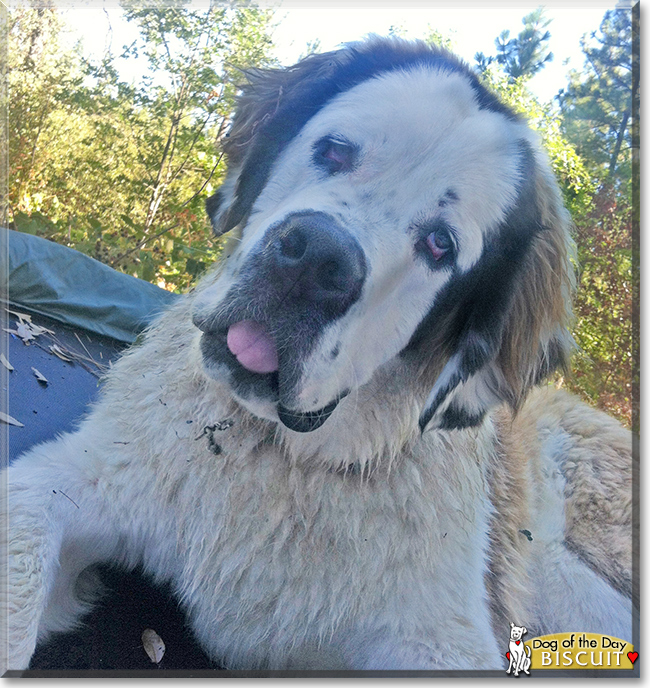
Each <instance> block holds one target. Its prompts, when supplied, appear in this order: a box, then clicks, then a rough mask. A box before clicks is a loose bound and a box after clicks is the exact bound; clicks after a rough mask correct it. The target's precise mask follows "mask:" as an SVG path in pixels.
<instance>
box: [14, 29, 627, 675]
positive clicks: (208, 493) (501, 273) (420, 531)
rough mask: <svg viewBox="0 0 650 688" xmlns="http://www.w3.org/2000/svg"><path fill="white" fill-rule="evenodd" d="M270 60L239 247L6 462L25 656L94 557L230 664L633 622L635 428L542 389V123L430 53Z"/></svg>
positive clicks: (414, 653)
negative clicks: (130, 578)
mask: <svg viewBox="0 0 650 688" xmlns="http://www.w3.org/2000/svg"><path fill="white" fill-rule="evenodd" d="M248 78H249V82H248V85H247V86H245V87H244V88H243V91H242V94H241V97H240V99H239V105H238V109H237V112H236V115H235V116H234V118H233V121H232V124H231V127H230V131H229V135H228V137H227V138H226V140H225V142H224V151H225V154H226V156H227V161H228V175H227V178H226V180H225V182H224V183H223V185H222V186H221V187H220V189H219V190H218V191H217V192H216V193H215V194H214V195H213V196H211V197H210V198H209V199H208V201H207V204H206V206H207V211H208V214H209V217H210V221H211V224H212V226H213V228H214V231H215V233H216V234H217V235H221V234H225V233H230V235H229V236H230V239H229V241H228V243H227V247H226V249H224V259H223V260H221V261H219V263H218V264H217V265H216V266H214V267H213V268H212V269H211V270H210V272H209V274H207V276H205V277H204V278H203V279H202V280H201V281H200V282H199V283H198V284H197V286H196V287H195V288H194V289H193V290H192V291H191V292H190V293H189V294H187V295H186V296H185V297H184V298H182V299H180V301H179V302H178V303H177V304H175V305H174V306H172V307H171V308H170V309H169V310H168V311H167V312H166V313H165V314H163V315H162V316H161V317H160V318H159V320H158V321H157V322H156V323H155V324H154V325H153V326H152V327H151V329H150V330H149V331H148V332H147V334H146V336H145V338H144V341H143V342H142V343H140V344H139V345H137V346H135V347H133V348H132V349H131V350H130V351H129V352H128V353H126V354H125V355H124V356H123V357H122V358H121V359H120V360H119V361H118V362H117V364H116V365H114V366H113V367H112V370H111V371H110V373H109V375H108V376H107V379H106V381H105V383H104V385H103V390H102V394H101V398H100V400H99V401H98V402H97V403H96V404H95V405H94V407H93V408H92V410H91V411H90V413H89V414H88V415H87V417H85V418H84V419H83V420H81V422H80V424H79V427H78V429H77V430H76V432H74V433H71V434H65V435H63V436H61V437H59V438H58V439H56V440H54V441H52V442H47V443H45V444H42V445H40V446H37V447H35V448H33V449H32V450H30V451H29V452H28V453H27V454H25V455H23V456H22V457H20V458H19V459H18V460H17V461H15V462H14V464H13V465H12V466H11V467H10V468H9V470H8V474H7V475H6V476H5V478H6V480H7V483H8V491H7V499H8V507H7V508H8V513H9V522H8V527H7V528H5V529H4V530H3V532H4V533H6V535H7V537H8V543H7V547H8V557H9V568H8V593H7V596H6V600H7V604H8V610H7V612H8V643H7V647H8V657H7V665H8V666H9V668H11V669H23V668H26V667H28V665H29V661H30V657H31V655H32V653H33V652H34V648H35V646H36V644H37V643H38V642H40V641H42V640H43V639H44V638H46V637H47V636H48V635H49V634H51V633H53V632H57V631H61V630H65V629H69V628H71V627H72V626H74V625H75V623H77V622H78V620H79V618H80V616H81V615H82V614H83V613H84V612H85V611H87V610H88V609H89V607H90V605H91V604H92V599H91V597H92V596H91V595H90V593H89V586H90V581H91V576H92V570H93V566H95V565H96V564H97V563H98V562H116V563H118V564H121V565H123V566H126V567H132V566H136V565H143V566H144V568H145V570H146V571H148V572H150V573H151V574H152V575H153V576H154V577H155V579H156V580H158V581H168V582H170V583H171V585H172V587H173V590H174V592H175V594H176V595H177V597H178V599H179V601H180V602H181V604H182V605H183V607H184V609H185V610H186V613H187V617H188V620H189V622H190V623H191V626H192V628H193V630H194V633H195V634H196V637H197V639H198V641H199V642H200V643H201V644H202V646H203V647H204V648H205V650H206V652H208V653H209V655H210V656H211V657H213V658H214V659H215V660H217V661H218V662H219V663H221V665H223V666H225V667H227V668H228V669H248V670H250V669H281V670H285V669H296V668H297V669H303V670H309V669H321V670H323V669H326V670H335V669H355V670H366V669H369V670H427V671H431V670H438V669H444V670H454V669H501V670H502V669H503V668H504V658H503V655H502V653H500V652H499V648H498V642H497V640H496V639H497V638H498V637H499V634H500V633H502V629H503V628H507V624H508V620H509V619H511V618H517V619H520V620H522V621H523V622H525V624H526V627H527V628H529V629H534V631H535V633H550V632H561V631H565V630H584V631H589V632H602V633H607V634H609V635H610V636H615V637H620V638H625V639H629V638H630V637H631V624H632V613H633V612H632V601H631V589H632V582H631V581H632V579H631V570H632V564H631V543H632V535H631V525H630V524H631V495H632V488H631V459H630V452H631V439H630V434H629V432H628V431H626V430H625V429H624V428H622V427H621V426H620V425H619V424H618V423H616V422H615V421H613V420H612V419H610V418H609V417H607V416H606V415H604V414H603V413H601V412H599V411H596V410H592V409H590V408H589V407H587V406H586V405H584V404H582V403H581V402H579V401H578V400H577V399H575V398H573V397H571V396H569V395H567V394H565V393H563V392H554V391H553V389H552V388H550V387H549V386H543V385H542V383H543V381H544V380H545V379H546V378H548V376H549V375H550V374H551V373H552V372H553V371H554V370H556V369H558V368H562V367H563V366H566V365H567V361H568V358H569V355H570V351H571V347H572V340H571V337H570V335H569V330H568V326H569V324H570V322H571V310H570V300H571V294H572V290H573V279H574V278H573V273H572V267H571V250H572V249H571V239H570V219H569V216H568V214H567V212H566V210H565V208H564V206H563V203H562V199H561V194H560V191H559V188H558V185H557V183H556V181H555V179H554V177H553V174H552V171H551V168H550V165H549V162H548V160H547V158H546V156H545V154H544V152H543V150H542V148H541V146H540V144H539V141H538V138H537V136H536V135H535V134H534V133H533V132H532V131H531V130H530V129H529V127H528V126H527V125H526V123H525V122H524V121H523V120H522V118H521V117H519V116H518V115H516V114H515V113H513V112H512V111H511V110H510V109H509V108H508V107H506V106H505V105H503V104H502V103H501V102H500V101H499V100H498V99H497V98H496V97H495V96H494V95H493V94H492V93H491V92H489V91H488V90H487V89H486V88H485V87H484V86H483V85H482V84H481V83H480V81H479V79H478V78H477V77H476V76H475V75H474V73H473V72H472V71H471V70H470V68H468V67H467V66H466V65H465V64H464V63H462V62H461V61H459V60H458V59H457V58H455V57H454V56H453V55H451V54H450V53H448V52H446V51H445V50H442V49H439V48H432V47H429V46H428V45H426V44H424V43H418V42H415V43H412V42H406V41H402V40H398V39H381V38H373V39H369V40H367V41H364V42H360V43H358V44H351V45H347V46H345V47H343V48H341V49H339V50H337V51H333V52H330V53H325V54H318V55H312V56H309V57H307V58H306V59H304V60H303V61H301V62H299V63H298V64H296V65H295V66H293V67H290V68H287V69H271V70H253V71H251V72H250V74H249V76H248ZM64 495H65V496H67V497H68V498H65V497H64ZM80 589H83V591H85V592H84V595H79V594H78V593H79V590H80Z"/></svg>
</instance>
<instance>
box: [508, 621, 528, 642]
mask: <svg viewBox="0 0 650 688" xmlns="http://www.w3.org/2000/svg"><path fill="white" fill-rule="evenodd" d="M526 633H528V629H527V628H526V627H525V626H515V625H514V624H513V623H512V621H511V622H510V640H521V639H522V638H523V637H524V635H526Z"/></svg>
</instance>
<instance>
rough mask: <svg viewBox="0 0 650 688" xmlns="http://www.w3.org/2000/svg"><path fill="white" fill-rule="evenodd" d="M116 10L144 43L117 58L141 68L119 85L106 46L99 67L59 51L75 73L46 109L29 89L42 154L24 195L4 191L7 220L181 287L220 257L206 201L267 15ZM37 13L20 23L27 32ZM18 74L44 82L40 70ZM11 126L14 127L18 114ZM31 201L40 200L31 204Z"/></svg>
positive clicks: (264, 42) (262, 54)
mask: <svg viewBox="0 0 650 688" xmlns="http://www.w3.org/2000/svg"><path fill="white" fill-rule="evenodd" d="M124 7H125V10H124V11H125V15H126V17H127V19H128V20H129V21H133V22H135V23H137V25H138V27H139V29H140V38H139V40H138V41H136V42H135V43H134V44H133V45H132V46H128V47H125V49H124V52H123V56H124V57H126V58H127V59H129V58H133V59H134V58H135V56H136V55H140V56H142V57H143V58H144V61H146V65H147V70H146V73H145V74H144V75H143V77H142V79H141V80H140V81H139V82H136V83H133V84H127V83H125V82H123V81H122V80H121V79H120V76H119V74H118V72H117V71H116V69H115V66H114V64H115V56H114V55H113V54H111V53H107V54H106V55H104V57H103V59H102V60H101V62H100V63H99V64H96V65H92V64H87V63H85V62H84V61H83V59H82V57H81V55H80V54H79V53H78V52H75V53H74V54H65V55H64V54H62V55H63V57H65V59H67V60H69V61H70V62H71V65H72V66H71V67H70V69H71V70H72V71H71V73H74V74H78V75H79V76H78V77H77V82H75V88H74V89H73V88H70V87H68V83H67V82H66V81H64V82H63V84H56V88H53V89H52V91H53V92H54V93H58V94H60V98H59V100H56V101H55V102H54V103H53V104H52V106H51V107H49V109H48V108H46V107H45V106H46V105H48V103H49V102H50V100H51V98H50V100H48V99H47V97H46V96H47V93H46V91H47V89H41V91H39V92H38V93H37V95H36V96H35V101H36V105H37V106H38V108H40V111H41V112H43V113H44V114H43V126H42V128H41V130H40V131H41V133H40V134H39V137H38V150H39V151H42V152H43V155H42V156H41V157H40V158H38V157H37V159H36V162H37V163H38V165H36V167H35V168H34V169H35V170H36V172H34V171H32V173H31V176H30V177H29V178H28V180H27V187H26V188H27V191H26V192H23V193H22V195H21V194H19V193H18V191H19V190H18V189H17V188H16V189H14V191H13V193H12V196H11V198H12V203H13V205H14V214H13V222H14V226H16V227H17V228H18V229H22V230H23V231H33V232H36V233H39V234H41V235H44V236H47V237H48V238H52V239H55V240H57V241H60V242H62V243H66V244H67V245H69V246H72V247H74V248H77V249H78V250H81V251H83V252H85V253H88V254H90V255H93V256H94V257H95V258H98V259H100V260H102V261H104V262H107V263H108V264H110V265H112V266H114V267H116V268H119V269H121V270H124V271H125V272H128V273H130V274H135V275H137V276H139V277H142V278H144V279H147V280H152V281H155V282H157V283H158V284H160V285H161V286H166V287H168V288H173V289H182V288H185V287H186V286H187V285H188V284H189V283H190V282H191V281H192V280H193V278H194V277H195V276H196V275H198V274H199V272H201V271H202V270H203V269H204V268H205V267H206V266H207V265H208V264H209V263H211V262H213V261H214V260H215V259H216V257H217V255H218V251H219V245H220V244H219V242H218V241H216V240H215V241H213V240H212V239H211V235H210V232H209V228H208V223H207V221H206V218H205V212H204V209H203V203H204V200H205V197H206V196H207V195H208V194H209V193H210V192H211V191H212V187H213V185H216V184H217V183H218V182H219V180H220V178H221V175H222V174H223V165H220V156H219V153H218V146H219V140H220V137H221V136H222V135H223V133H224V131H225V130H226V128H227V125H228V122H229V118H230V116H231V114H232V109H233V105H234V97H235V93H236V91H237V83H238V82H239V81H240V80H242V78H243V77H242V74H241V69H242V68H243V67H244V66H254V65H259V64H261V63H264V62H268V57H267V55H268V53H269V49H270V46H271V41H270V38H269V36H268V28H269V25H270V21H271V19H272V14H271V13H270V12H269V11H266V10H258V9H256V8H250V7H245V6H243V7H234V8H231V7H229V6H227V5H223V6H220V5H217V4H213V5H212V6H210V7H208V8H207V9H204V10H198V9H197V10H195V9H192V8H191V7H187V6H186V4H185V3H182V2H176V3H174V4H172V5H170V4H168V3H163V2H161V3H159V4H157V5H153V6H152V5H151V3H147V5H146V8H145V7H144V5H142V4H141V3H136V2H127V3H125V5H124ZM48 12H50V13H51V15H52V17H56V16H57V15H56V11H55V10H48ZM37 18H38V16H37V15H33V16H32V15H30V17H28V20H29V21H25V22H24V24H25V27H26V28H25V31H24V33H25V35H29V32H30V31H32V30H33V29H34V22H35V21H36V19H37ZM57 21H58V24H57V25H56V26H57V27H58V28H57V30H60V29H61V22H60V21H59V20H58V19H57ZM30 22H31V23H30ZM53 35H54V36H55V37H56V32H55V31H53ZM21 40H22V42H24V37H23V38H22V39H21ZM54 44H55V41H52V45H54ZM56 54H57V56H58V55H59V53H56ZM73 67H74V69H73ZM25 71H26V73H27V74H28V76H29V78H31V79H32V80H33V79H36V78H39V79H42V75H41V74H40V72H39V71H38V70H36V69H35V70H33V71H35V72H37V73H36V74H32V70H30V68H28V69H26V70H25ZM59 73H61V72H59ZM13 76H14V78H15V79H17V77H18V72H17V71H16V70H15V69H14V73H13ZM84 79H85V80H84ZM68 81H69V80H68ZM82 82H83V83H82ZM57 89H58V90H57ZM24 90H28V89H24ZM41 93H42V95H40V94H41ZM20 102H22V101H20ZM11 126H12V127H13V128H15V129H18V130H20V127H21V123H20V118H19V116H18V115H16V118H15V119H13V120H12V122H11ZM24 129H25V130H26V131H27V132H28V133H29V135H30V136H31V137H32V138H35V136H36V134H35V133H34V132H35V131H36V132H38V131H39V130H38V129H37V128H36V127H35V125H34V124H33V123H29V125H25V127H24ZM23 157H26V156H24V155H23ZM14 159H15V160H16V161H17V162H19V158H14ZM22 177H26V175H24V174H23V175H22ZM38 180H41V181H40V182H39V184H38V185H37V182H38ZM27 198H32V199H33V198H35V199H37V201H38V203H35V202H32V203H31V205H30V204H27V203H26V202H25V199H27Z"/></svg>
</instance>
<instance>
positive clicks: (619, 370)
mask: <svg viewBox="0 0 650 688" xmlns="http://www.w3.org/2000/svg"><path fill="white" fill-rule="evenodd" d="M632 216H633V209H632V207H631V205H630V204H629V202H628V201H627V199H626V198H625V197H624V196H621V195H617V194H616V193H615V192H614V190H613V189H612V188H611V187H610V188H604V189H600V190H599V192H598V193H597V194H596V196H595V198H594V203H593V206H592V208H591V210H590V211H589V212H588V213H585V214H584V215H582V216H579V217H577V218H576V223H575V224H576V243H577V246H578V263H579V267H580V283H579V289H578V292H577V296H576V301H575V315H576V318H577V323H576V327H575V331H574V337H575V340H576V343H577V345H578V353H577V355H576V356H575V357H574V360H573V374H572V376H570V377H569V378H568V379H567V380H565V384H566V386H567V387H568V388H569V389H570V390H572V391H574V392H577V393H579V394H581V395H582V396H584V397H586V398H587V400H589V401H590V402H591V403H592V404H593V405H595V406H598V407H600V408H602V409H603V410H605V411H607V412H608V413H611V414H612V415H614V416H616V417H617V418H619V420H621V421H623V422H624V423H626V424H627V425H630V424H631V422H632V380H633V375H632V300H633V275H632Z"/></svg>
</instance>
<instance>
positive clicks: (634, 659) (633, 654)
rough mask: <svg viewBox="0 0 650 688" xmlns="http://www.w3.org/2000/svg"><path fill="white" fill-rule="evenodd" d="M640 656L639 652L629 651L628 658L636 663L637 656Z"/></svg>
mask: <svg viewBox="0 0 650 688" xmlns="http://www.w3.org/2000/svg"><path fill="white" fill-rule="evenodd" d="M638 656H639V653H638V652H628V653H627V658H628V659H629V660H630V662H632V664H634V662H636V658H637V657H638Z"/></svg>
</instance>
